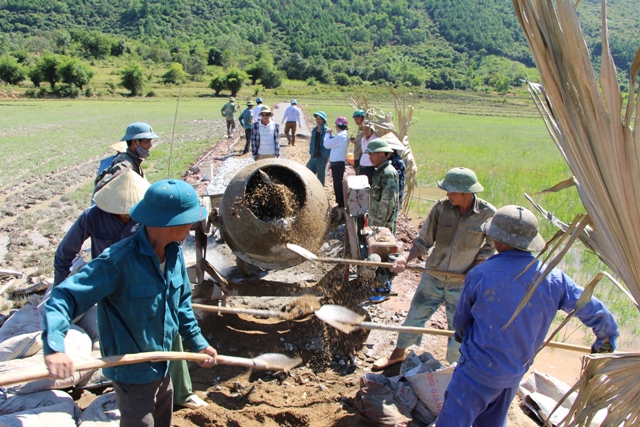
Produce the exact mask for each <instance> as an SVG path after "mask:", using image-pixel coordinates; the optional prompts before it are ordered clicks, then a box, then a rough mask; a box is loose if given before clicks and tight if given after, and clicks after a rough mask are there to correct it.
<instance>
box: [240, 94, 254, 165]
mask: <svg viewBox="0 0 640 427" xmlns="http://www.w3.org/2000/svg"><path fill="white" fill-rule="evenodd" d="M254 105H255V102H253V101H251V100H249V101H247V108H245V110H244V111H243V112H242V113H240V116H238V121H239V122H240V126H242V127H243V128H244V137H245V139H246V142H245V144H244V150H242V154H247V153H248V152H249V149H250V148H251V125H252V124H253V108H251V107H253V106H254Z"/></svg>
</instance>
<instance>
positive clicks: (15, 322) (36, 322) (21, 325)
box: [0, 295, 42, 343]
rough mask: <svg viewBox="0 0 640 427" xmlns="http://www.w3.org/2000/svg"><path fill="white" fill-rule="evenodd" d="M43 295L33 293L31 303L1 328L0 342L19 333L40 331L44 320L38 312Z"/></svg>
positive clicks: (30, 298)
mask: <svg viewBox="0 0 640 427" xmlns="http://www.w3.org/2000/svg"><path fill="white" fill-rule="evenodd" d="M40 299H41V297H40V296H38V295H32V296H31V297H29V303H28V304H25V305H24V306H23V307H22V308H21V309H20V310H18V311H17V312H15V313H14V314H13V315H12V316H11V317H10V318H9V319H8V320H7V321H6V322H4V325H2V327H1V328H0V343H1V342H4V341H6V340H8V339H9V338H13V337H17V336H19V335H24V334H30V333H33V332H40V331H41V330H42V321H41V319H40V314H39V313H38V304H39V303H40Z"/></svg>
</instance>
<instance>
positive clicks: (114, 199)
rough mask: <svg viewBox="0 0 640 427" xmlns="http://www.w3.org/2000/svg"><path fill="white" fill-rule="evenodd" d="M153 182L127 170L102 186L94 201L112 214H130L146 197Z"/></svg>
mask: <svg viewBox="0 0 640 427" xmlns="http://www.w3.org/2000/svg"><path fill="white" fill-rule="evenodd" d="M150 185H151V184H149V182H148V181H147V180H146V179H144V178H142V177H141V176H140V175H138V174H137V173H135V172H134V171H132V170H125V171H124V172H122V173H121V174H119V175H118V176H117V177H115V178H113V179H112V180H111V181H110V182H109V183H107V185H105V186H104V187H102V188H101V189H100V191H98V192H97V193H96V194H95V196H93V201H94V202H95V203H96V206H98V208H100V209H102V210H103V211H105V212H109V213H112V214H121V215H129V211H130V210H131V208H132V207H133V205H135V204H136V203H138V202H139V201H140V200H142V198H143V197H144V193H145V192H146V191H147V188H149V186H150Z"/></svg>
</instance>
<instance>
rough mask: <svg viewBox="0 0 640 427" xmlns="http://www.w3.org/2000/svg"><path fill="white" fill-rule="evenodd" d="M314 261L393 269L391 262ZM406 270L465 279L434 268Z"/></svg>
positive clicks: (342, 259)
mask: <svg viewBox="0 0 640 427" xmlns="http://www.w3.org/2000/svg"><path fill="white" fill-rule="evenodd" d="M314 261H321V262H333V263H338V264H351V265H370V266H372V267H383V268H391V267H393V263H391V262H375V261H361V260H357V259H344V258H321V257H316V258H315V259H314ZM405 270H412V271H422V272H425V273H429V274H432V275H434V276H447V277H457V278H460V279H464V274H460V273H449V272H448V271H442V270H434V269H432V268H425V267H417V266H416V267H414V266H411V265H408V266H406V267H405Z"/></svg>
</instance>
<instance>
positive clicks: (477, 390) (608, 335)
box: [436, 205, 619, 427]
mask: <svg viewBox="0 0 640 427" xmlns="http://www.w3.org/2000/svg"><path fill="white" fill-rule="evenodd" d="M482 231H483V232H484V233H485V234H486V235H487V236H488V237H489V238H491V239H493V241H494V243H495V247H496V250H497V252H498V253H497V254H496V255H494V256H492V257H490V258H488V259H487V260H486V262H484V263H483V264H482V265H480V266H478V267H476V268H474V269H473V270H471V271H470V272H469V273H468V274H467V277H466V278H465V281H464V288H463V291H462V295H461V296H460V301H459V303H458V308H457V309H456V313H455V316H454V318H453V327H454V329H455V337H456V339H457V340H460V341H462V347H461V348H460V352H461V353H462V355H461V356H460V361H459V363H458V366H457V367H456V369H455V371H454V373H453V376H452V378H451V382H450V383H449V386H448V387H447V391H446V393H445V399H444V404H443V407H442V411H441V412H440V415H438V419H437V421H436V426H437V427H444V426H446V427H453V426H459V427H469V426H471V425H473V426H474V427H484V426H487V427H488V426H506V425H507V412H508V410H509V405H510V404H511V401H512V400H513V397H514V396H515V394H516V391H517V390H518V386H519V384H520V381H521V380H522V377H523V376H524V374H526V373H527V371H528V370H529V367H530V366H531V364H532V363H533V358H534V356H535V354H536V352H537V351H538V350H539V349H540V346H541V345H542V343H543V342H544V340H545V337H546V335H547V332H548V331H549V326H550V325H551V323H552V322H553V319H554V316H555V315H556V312H557V311H558V310H563V311H565V312H567V313H570V312H572V311H573V310H575V309H576V304H577V303H578V299H579V298H580V297H581V295H582V293H583V291H584V289H583V288H581V287H580V286H578V285H576V283H575V282H574V281H573V280H572V279H571V278H570V277H569V276H567V275H566V274H565V273H563V272H562V271H560V270H558V269H555V268H554V269H553V270H552V271H551V272H550V273H549V274H547V275H546V276H543V275H542V274H541V273H542V270H543V269H544V268H545V266H544V265H543V264H542V262H540V261H538V260H536V259H535V257H534V256H533V254H532V253H531V252H536V251H540V250H541V249H543V248H544V246H545V242H544V239H543V238H542V236H541V235H540V233H539V232H538V220H537V219H536V217H535V216H534V215H533V213H531V212H530V211H529V210H527V209H525V208H523V207H520V206H514V205H511V206H505V207H503V208H500V209H498V211H497V212H496V213H495V215H494V216H493V218H490V219H488V220H487V221H486V222H485V223H484V224H483V225H482ZM536 280H541V282H540V284H539V285H538V286H537V287H536V288H535V291H533V294H531V296H530V298H529V300H528V303H527V304H526V305H525V306H524V307H523V308H522V310H521V311H520V312H519V313H517V315H516V317H515V318H514V320H513V322H512V323H511V324H509V322H510V319H511V317H512V316H513V315H514V313H516V310H517V309H518V306H519V305H520V303H521V301H522V300H523V298H524V297H525V295H526V294H527V292H528V291H529V289H530V286H531V285H532V284H533V283H534V282H535V281H536ZM585 302H586V301H585ZM575 315H576V316H577V317H578V318H579V319H580V320H581V321H582V323H584V324H585V326H587V327H589V328H591V329H592V330H593V333H594V334H595V336H596V340H595V342H594V343H593V346H592V352H612V351H614V350H615V349H616V338H617V337H618V336H619V331H618V325H617V324H616V321H615V319H614V318H613V316H612V315H611V312H610V311H609V310H608V309H607V308H606V307H605V306H604V304H602V302H600V301H599V300H598V299H597V298H595V297H592V298H590V300H589V301H588V302H586V304H585V305H584V306H582V308H580V309H579V310H578V311H576V313H575Z"/></svg>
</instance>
